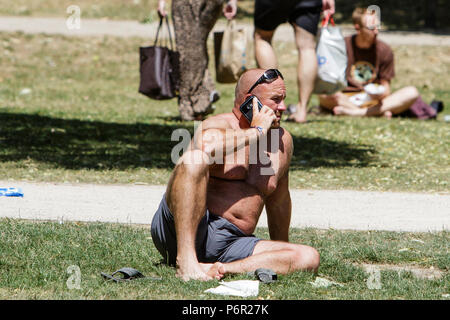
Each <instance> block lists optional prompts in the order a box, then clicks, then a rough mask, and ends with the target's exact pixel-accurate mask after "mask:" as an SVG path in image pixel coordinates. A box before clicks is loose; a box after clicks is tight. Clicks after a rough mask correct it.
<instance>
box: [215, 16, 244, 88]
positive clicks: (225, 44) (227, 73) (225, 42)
mask: <svg viewBox="0 0 450 320" xmlns="http://www.w3.org/2000/svg"><path fill="white" fill-rule="evenodd" d="M247 51H248V44H247V33H246V31H245V29H243V28H239V29H238V28H237V27H236V22H235V21H234V20H229V21H228V23H227V26H226V28H225V31H219V32H214V57H215V62H216V80H217V82H220V83H233V82H236V81H237V80H238V79H239V77H240V76H241V74H242V73H244V71H245V70H246V69H247V68H246V66H247V59H248V54H247Z"/></svg>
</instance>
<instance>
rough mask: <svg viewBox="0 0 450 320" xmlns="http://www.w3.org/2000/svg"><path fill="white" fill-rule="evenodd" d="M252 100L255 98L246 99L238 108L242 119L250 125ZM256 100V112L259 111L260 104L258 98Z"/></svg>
mask: <svg viewBox="0 0 450 320" xmlns="http://www.w3.org/2000/svg"><path fill="white" fill-rule="evenodd" d="M253 98H255V96H250V97H248V98H247V100H245V101H244V103H243V104H241V106H240V107H239V110H240V111H241V112H242V114H243V115H244V117H245V118H246V119H247V120H248V123H252V119H253ZM256 100H257V101H258V110H260V111H261V108H262V104H261V102H259V99H258V98H256Z"/></svg>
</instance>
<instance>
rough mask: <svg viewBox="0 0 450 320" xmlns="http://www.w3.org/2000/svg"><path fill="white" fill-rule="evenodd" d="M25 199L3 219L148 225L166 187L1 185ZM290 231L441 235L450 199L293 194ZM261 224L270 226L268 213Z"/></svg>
mask: <svg viewBox="0 0 450 320" xmlns="http://www.w3.org/2000/svg"><path fill="white" fill-rule="evenodd" d="M0 187H21V188H22V190H23V191H24V194H25V196H24V198H10V197H0V217H9V218H22V219H36V220H55V221H90V222H92V221H101V222H114V223H116V222H117V223H133V224H134V223H135V224H150V223H151V219H152V216H153V213H154V212H155V211H156V209H157V207H158V205H159V202H160V200H161V197H162V195H163V193H164V191H165V188H164V187H163V186H150V185H90V184H55V183H29V182H17V181H16V182H11V181H9V182H7V181H0ZM291 197H292V202H293V213H292V222H291V226H292V227H299V228H302V227H315V228H321V229H327V228H334V229H352V230H391V231H441V230H443V229H446V230H448V229H449V228H450V195H449V194H421V193H391V192H361V191H317V190H314V191H313V190H291ZM258 226H260V227H262V226H264V227H266V226H267V222H266V216H265V212H264V213H263V216H262V217H261V219H260V222H259V224H258Z"/></svg>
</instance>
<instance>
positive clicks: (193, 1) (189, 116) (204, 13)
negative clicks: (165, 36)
mask: <svg viewBox="0 0 450 320" xmlns="http://www.w3.org/2000/svg"><path fill="white" fill-rule="evenodd" d="M222 4H223V0H173V1H172V15H173V21H174V29H175V39H176V45H177V50H178V52H179V53H180V98H179V101H178V108H179V110H180V115H181V118H182V120H193V119H195V118H197V117H198V116H202V115H205V114H207V113H209V112H211V111H212V109H211V106H212V102H211V101H210V93H211V91H213V90H214V82H213V80H212V79H211V76H210V75H209V71H208V61H209V59H208V49H207V43H206V42H207V40H208V35H209V32H210V31H211V29H212V28H213V27H214V24H215V23H216V21H217V19H218V17H219V15H220V13H221V9H222Z"/></svg>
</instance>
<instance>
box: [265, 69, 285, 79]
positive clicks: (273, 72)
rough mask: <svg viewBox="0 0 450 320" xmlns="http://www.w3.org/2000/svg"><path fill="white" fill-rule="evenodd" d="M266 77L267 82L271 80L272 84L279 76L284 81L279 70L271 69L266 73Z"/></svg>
mask: <svg viewBox="0 0 450 320" xmlns="http://www.w3.org/2000/svg"><path fill="white" fill-rule="evenodd" d="M264 76H265V78H266V80H269V81H270V80H271V81H270V82H272V81H273V80H275V79H276V78H278V76H280V77H281V79H284V78H283V76H282V75H281V72H280V71H278V70H277V69H269V70H267V71H266V72H264Z"/></svg>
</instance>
